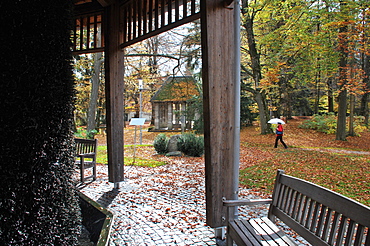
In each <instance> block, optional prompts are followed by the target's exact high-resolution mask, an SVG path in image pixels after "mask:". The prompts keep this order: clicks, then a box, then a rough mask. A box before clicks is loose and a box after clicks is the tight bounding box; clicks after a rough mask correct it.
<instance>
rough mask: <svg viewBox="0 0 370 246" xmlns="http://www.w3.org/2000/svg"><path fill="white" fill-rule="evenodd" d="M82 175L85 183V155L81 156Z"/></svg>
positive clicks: (82, 180)
mask: <svg viewBox="0 0 370 246" xmlns="http://www.w3.org/2000/svg"><path fill="white" fill-rule="evenodd" d="M80 164H81V166H80V176H81V182H82V183H84V182H85V178H84V172H85V160H84V158H83V157H81V161H80Z"/></svg>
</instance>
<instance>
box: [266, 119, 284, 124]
mask: <svg viewBox="0 0 370 246" xmlns="http://www.w3.org/2000/svg"><path fill="white" fill-rule="evenodd" d="M267 123H270V124H278V123H281V124H285V122H284V121H283V120H281V119H278V118H275V119H271V120H269V121H268V122H267Z"/></svg>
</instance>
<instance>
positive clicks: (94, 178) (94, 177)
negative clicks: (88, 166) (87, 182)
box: [93, 161, 96, 180]
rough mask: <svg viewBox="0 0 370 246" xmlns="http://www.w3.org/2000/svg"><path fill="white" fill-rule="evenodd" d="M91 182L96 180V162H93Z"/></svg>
mask: <svg viewBox="0 0 370 246" xmlns="http://www.w3.org/2000/svg"><path fill="white" fill-rule="evenodd" d="M93 180H96V162H95V161H94V166H93Z"/></svg>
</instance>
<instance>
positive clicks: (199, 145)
mask: <svg viewBox="0 0 370 246" xmlns="http://www.w3.org/2000/svg"><path fill="white" fill-rule="evenodd" d="M177 147H178V148H179V150H180V151H181V152H183V153H184V154H185V155H188V156H195V157H200V156H202V155H203V153H204V138H203V137H201V136H199V137H197V136H196V135H195V134H194V133H185V134H182V135H181V136H180V137H179V139H178V142H177Z"/></svg>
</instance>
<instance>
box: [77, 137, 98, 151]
mask: <svg viewBox="0 0 370 246" xmlns="http://www.w3.org/2000/svg"><path fill="white" fill-rule="evenodd" d="M75 143H76V155H79V154H87V153H96V148H97V139H82V138H75Z"/></svg>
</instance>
